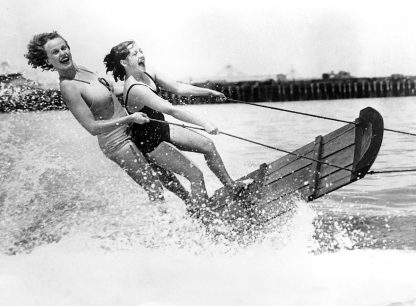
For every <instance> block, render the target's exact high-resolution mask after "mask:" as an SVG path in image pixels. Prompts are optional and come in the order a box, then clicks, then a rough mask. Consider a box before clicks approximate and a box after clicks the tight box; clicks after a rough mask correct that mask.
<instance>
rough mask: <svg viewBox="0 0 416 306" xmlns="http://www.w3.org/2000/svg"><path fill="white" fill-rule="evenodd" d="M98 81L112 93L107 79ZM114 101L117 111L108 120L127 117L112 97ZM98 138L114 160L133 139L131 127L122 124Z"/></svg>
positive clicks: (102, 148) (102, 147)
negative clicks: (115, 155) (115, 154)
mask: <svg viewBox="0 0 416 306" xmlns="http://www.w3.org/2000/svg"><path fill="white" fill-rule="evenodd" d="M80 69H81V70H84V71H87V72H90V73H92V74H94V73H93V72H91V71H88V70H85V69H82V68H80ZM94 75H95V74H94ZM73 80H74V81H78V82H82V83H86V84H91V83H90V82H88V81H84V80H79V79H73ZM98 81H99V82H100V83H101V84H103V85H104V86H105V87H106V88H107V89H108V90H109V91H110V92H111V88H110V85H109V84H108V82H107V81H106V80H105V79H103V78H98ZM112 99H113V103H114V109H115V111H114V114H113V115H112V116H111V118H108V120H111V119H117V118H121V117H125V116H126V115H127V113H126V111H125V109H124V108H123V107H122V106H121V105H120V104H118V103H119V102H118V101H117V100H116V99H115V98H114V97H113V96H112ZM117 104H118V105H119V107H117ZM91 107H92V105H91V106H89V108H90V109H91ZM97 138H98V144H99V146H100V148H101V150H102V151H103V153H104V154H105V155H106V156H107V157H108V158H110V159H112V157H113V154H114V153H116V152H117V151H118V150H119V149H121V148H122V147H124V146H125V145H126V144H129V142H130V141H131V137H130V135H129V127H128V125H126V124H122V125H120V126H119V127H117V128H115V129H114V130H112V131H110V132H105V133H101V134H98V135H97Z"/></svg>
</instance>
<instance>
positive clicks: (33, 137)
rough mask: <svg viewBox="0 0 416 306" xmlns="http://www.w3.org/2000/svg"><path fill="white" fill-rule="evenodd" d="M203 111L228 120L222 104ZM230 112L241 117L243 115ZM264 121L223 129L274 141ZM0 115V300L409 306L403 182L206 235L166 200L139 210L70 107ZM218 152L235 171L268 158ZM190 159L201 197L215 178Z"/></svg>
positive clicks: (140, 204) (415, 272) (351, 191)
mask: <svg viewBox="0 0 416 306" xmlns="http://www.w3.org/2000/svg"><path fill="white" fill-rule="evenodd" d="M317 103H319V102H316V103H315V105H314V107H316V104H317ZM351 103H352V104H350V106H349V107H351V105H354V103H358V102H354V101H353V102H351ZM366 103H368V101H366ZM374 103H378V104H381V102H379V101H375V102H374ZM312 104H313V103H312ZM295 105H296V107H304V108H307V107H308V106H307V105H311V104H310V103H309V104H302V105H301V104H299V103H298V104H293V105H292V106H293V107H295ZM298 105H300V106H298ZM318 106H319V105H318ZM381 106H383V105H381ZM198 107H200V106H198ZM201 107H202V108H198V109H199V110H200V111H201V112H205V113H204V114H206V115H207V116H208V115H209V113H210V112H214V114H211V115H212V116H215V117H216V118H217V117H218V118H217V120H219V121H223V122H227V120H226V118H221V116H225V114H226V113H227V112H224V111H223V109H224V108H227V107H228V106H221V111H219V110H216V107H217V106H201ZM218 107H219V106H218ZM229 107H231V106H229ZM232 107H233V111H234V112H239V114H240V115H241V116H239V118H240V119H241V120H243V121H244V120H246V119H247V120H251V118H252V117H253V113H252V112H251V113H250V114H249V115H250V116H248V114H247V113H246V112H244V111H243V110H242V109H238V107H236V106H235V105H234V106H232ZM309 107H311V106H309ZM340 107H341V108H342V107H343V104H342V103H341V102H340V103H333V104H331V103H329V104H325V108H326V109H329V110H331V109H332V108H333V109H336V110H337V111H338V110H339V108H340ZM191 108H192V107H191ZM212 108H213V110H212ZM201 109H202V110H201ZM208 110H209V111H208ZM303 111H305V109H303ZM334 111H335V110H334ZM328 115H330V114H328ZM245 116H248V117H247V118H246V119H245ZM263 116H264V120H262V122H260V123H259V127H258V128H259V129H261V133H258V131H257V130H253V131H250V130H248V129H246V127H250V129H253V126H252V125H250V124H242V126H241V127H238V128H237V127H235V126H233V127H228V128H227V127H224V130H228V131H231V128H234V129H241V130H238V131H231V132H233V133H234V134H244V135H247V137H248V138H253V137H254V136H253V135H250V132H252V133H254V135H256V136H258V137H259V138H262V139H261V141H262V142H265V143H273V141H275V139H276V135H275V133H273V132H271V131H272V130H273V127H274V125H275V123H274V122H275V121H276V118H275V117H270V122H269V121H268V118H269V116H271V115H270V114H266V115H264V114H263ZM0 117H1V118H0V119H1V120H0V131H1V133H0V143H1V144H2V148H1V150H0V158H1V161H2V164H1V166H0V183H1V189H0V301H1V303H0V304H1V305H7V306H9V305H10V306H11V305H13V306H14V305H42V306H44V305H142V306H144V305H147V306H149V305H152V306H155V305H181V306H187V305H227V306H228V305H231V306H232V305H341V306H343V305H354V306H355V305H363V306H364V305H365V306H367V305H386V306H387V305H416V266H415V264H414V262H415V259H416V252H415V250H416V241H415V239H416V233H415V231H414V222H415V221H416V220H415V213H414V212H415V211H414V208H412V205H413V204H414V196H412V195H414V183H413V184H412V183H411V181H412V180H411V177H408V179H407V181H406V180H403V179H402V180H399V179H397V177H394V176H389V177H388V178H387V180H386V181H387V182H386V183H383V181H377V180H376V179H373V178H366V179H365V180H362V181H360V182H357V183H356V184H353V185H351V187H348V188H344V189H341V190H340V191H339V193H337V194H335V195H334V196H331V197H328V198H325V199H323V200H320V201H317V202H314V203H310V204H309V203H305V202H302V201H295V202H294V204H295V207H296V209H294V210H292V211H291V212H290V213H288V214H286V215H284V216H283V217H282V218H279V219H276V220H273V221H272V222H271V223H269V224H267V225H266V226H263V227H261V228H251V229H250V230H249V231H246V232H244V233H241V232H235V231H234V228H232V227H230V228H220V229H218V231H215V228H214V231H212V230H211V231H208V230H207V228H206V227H204V226H202V225H201V224H200V223H199V222H198V221H196V220H194V219H191V218H189V217H188V216H187V215H186V213H185V207H184V205H183V203H182V202H180V201H179V200H178V199H177V198H175V197H174V196H173V195H171V194H167V196H166V198H167V201H166V202H165V203H160V204H154V203H150V202H149V201H148V200H147V196H146V195H145V193H144V192H143V191H142V190H141V189H140V188H138V187H137V186H136V185H135V184H134V183H133V182H132V181H131V180H130V179H129V178H128V177H127V176H126V175H125V174H124V173H123V172H122V171H121V170H120V169H119V168H118V167H117V166H116V165H114V164H112V163H111V162H110V161H108V160H106V159H105V157H103V155H102V153H101V152H100V151H99V149H98V146H97V144H96V140H95V139H94V138H92V137H90V136H88V135H87V134H86V133H85V131H83V130H82V128H80V127H79V126H78V123H76V122H75V120H73V119H72V117H71V115H70V114H69V113H67V112H48V113H30V114H7V115H4V114H0ZM406 118H407V117H406ZM208 119H209V118H208ZM222 119H224V120H222ZM285 120H286V121H287V122H286V121H285ZM268 122H269V123H268ZM279 124H281V125H283V126H284V125H285V124H287V125H288V126H291V124H292V122H291V120H290V119H285V117H281V118H279ZM306 124H307V125H308V127H309V128H310V129H312V130H313V129H315V130H316V131H317V130H318V129H319V127H318V126H313V125H311V122H309V121H308V122H307V123H306ZM298 132H299V131H295V133H298ZM256 133H257V134H256ZM314 136H315V135H314ZM263 138H264V139H263ZM281 138H284V137H281ZM285 138H287V139H288V140H287V143H282V144H280V145H281V146H282V147H291V146H292V142H293V141H294V140H295V138H296V137H295V135H289V136H288V137H285ZM311 139H313V138H312V137H311ZM259 140H260V139H259ZM282 141H283V140H282ZM399 142H400V143H401V140H400V141H399ZM216 144H217V146H218V147H219V148H220V150H221V151H223V152H224V154H223V158H224V161H225V164H226V165H227V166H228V165H230V166H229V169H230V172H231V173H232V174H233V177H238V176H241V175H244V174H245V173H247V172H248V171H252V170H253V169H254V168H256V167H258V165H259V163H261V162H263V161H266V160H272V159H274V158H276V156H275V155H274V154H275V153H274V152H272V153H270V152H260V150H257V148H254V149H253V148H250V147H246V146H242V145H235V144H230V143H229V140H228V139H222V138H219V139H217V140H216ZM384 151H386V150H384ZM382 152H383V150H382V151H381V154H382ZM390 153H391V152H390ZM390 153H389V154H386V155H381V156H380V158H379V159H378V160H380V164H379V165H384V164H389V163H390V160H389V158H390V156H391V154H390ZM407 154H408V157H412V156H413V155H412V154H414V153H412V152H410V151H409V152H408V153H407ZM196 160H197V163H198V165H201V168H202V169H203V171H204V174H206V180H207V187H208V189H209V191H210V192H212V190H215V189H216V188H218V182H217V181H216V179H215V178H214V177H213V175H212V174H210V172H209V171H208V170H207V169H206V168H204V165H203V162H200V160H198V157H197V158H196ZM235 160H241V162H240V163H238V165H237V166H233V164H235V162H234V163H233V161H235Z"/></svg>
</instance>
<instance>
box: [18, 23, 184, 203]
mask: <svg viewBox="0 0 416 306" xmlns="http://www.w3.org/2000/svg"><path fill="white" fill-rule="evenodd" d="M25 57H26V58H27V59H28V62H29V64H30V65H31V66H33V67H34V68H37V67H40V68H42V69H44V70H56V71H57V72H58V74H59V84H60V89H61V93H62V97H63V100H64V102H65V104H66V105H67V106H68V108H69V110H70V111H71V113H72V114H73V115H74V117H75V118H76V119H77V120H78V122H79V123H80V124H81V125H82V126H83V127H84V128H85V129H86V130H87V131H88V132H89V133H90V134H92V135H96V136H97V137H98V143H99V146H100V148H101V150H102V151H103V153H104V154H105V155H106V156H107V157H108V158H109V159H111V160H112V161H114V162H116V163H117V164H118V165H119V166H120V167H121V168H122V169H123V170H124V171H126V172H127V174H128V175H129V176H130V177H131V178H132V179H133V180H134V181H136V182H137V183H138V184H139V185H141V186H142V187H143V188H144V189H145V190H146V191H147V193H148V195H149V198H150V200H158V199H163V188H162V186H161V183H160V181H159V180H158V176H157V174H156V172H155V171H154V170H153V169H152V168H151V166H150V165H149V163H148V162H147V161H146V159H145V158H144V156H143V154H142V153H141V152H140V151H139V150H138V149H137V147H136V145H135V144H134V143H133V142H132V140H131V137H130V134H129V131H128V129H129V125H130V124H131V123H135V124H143V123H146V122H149V119H148V118H147V116H146V115H145V114H144V113H141V112H136V113H133V114H127V113H126V111H125V109H124V108H123V107H122V105H121V104H120V102H119V101H118V100H117V98H116V97H115V95H114V93H113V92H112V91H111V88H110V86H109V84H108V82H107V81H106V80H105V79H102V78H98V77H97V76H96V75H95V74H94V73H93V72H91V71H89V70H87V69H85V68H84V67H81V66H78V65H76V64H75V63H74V62H73V60H72V54H71V52H70V48H69V45H68V43H67V41H66V40H65V39H64V38H63V37H62V36H61V35H59V34H58V33H57V32H56V31H54V32H51V33H42V34H39V35H35V36H34V37H33V39H32V40H31V41H30V43H29V44H28V53H27V54H26V55H25ZM154 168H155V169H156V171H159V173H160V174H161V175H160V178H161V180H162V182H163V183H164V184H165V186H166V188H168V189H169V190H171V191H173V192H175V193H176V194H177V195H178V196H179V197H181V198H182V199H183V200H185V201H186V200H187V199H188V197H189V195H188V193H187V191H186V190H185V189H184V188H183V186H182V185H181V184H180V182H179V181H178V180H177V178H176V176H175V175H174V174H173V173H168V172H167V171H166V170H164V169H163V168H161V167H158V166H155V167H154Z"/></svg>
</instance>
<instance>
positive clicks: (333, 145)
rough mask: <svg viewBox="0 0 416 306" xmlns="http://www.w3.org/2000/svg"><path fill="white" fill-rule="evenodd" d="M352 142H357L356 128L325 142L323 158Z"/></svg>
mask: <svg viewBox="0 0 416 306" xmlns="http://www.w3.org/2000/svg"><path fill="white" fill-rule="evenodd" d="M352 144H355V129H350V130H348V131H347V132H346V133H344V134H342V135H340V136H339V137H337V138H335V139H332V141H330V142H327V143H325V144H324V145H323V146H322V158H326V157H327V156H329V155H332V154H334V153H335V152H337V151H339V150H340V149H342V148H344V147H348V146H350V145H352Z"/></svg>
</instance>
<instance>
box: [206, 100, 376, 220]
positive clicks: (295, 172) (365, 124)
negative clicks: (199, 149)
mask: <svg viewBox="0 0 416 306" xmlns="http://www.w3.org/2000/svg"><path fill="white" fill-rule="evenodd" d="M383 131H384V124H383V118H382V116H381V115H380V114H379V113H378V112H377V111H376V110H375V109H373V108H371V107H367V108H365V109H363V110H361V112H360V115H359V117H358V118H357V119H356V120H355V122H354V123H350V124H347V125H344V126H342V127H341V128H339V129H337V130H335V131H332V132H330V133H328V134H327V135H325V136H317V137H316V138H315V140H314V141H312V142H310V143H308V144H306V145H304V146H303V147H301V148H299V149H297V150H295V151H293V152H292V153H291V154H288V155H285V156H283V157H281V158H279V159H277V160H275V161H272V162H270V163H264V164H262V165H261V166H260V168H259V169H257V170H255V171H253V172H251V173H249V174H247V175H246V176H244V177H242V178H240V179H246V178H252V179H253V180H254V183H253V184H251V185H250V186H249V188H247V189H246V190H245V191H244V192H242V193H240V194H238V195H235V194H230V192H229V191H227V190H226V189H224V188H221V189H219V190H217V191H216V192H215V194H214V195H213V196H212V197H211V204H212V205H211V210H212V211H214V212H215V215H216V216H217V217H219V218H220V219H221V220H223V221H229V222H232V221H233V220H235V219H246V220H247V221H249V222H251V223H255V224H259V223H260V224H261V223H264V222H267V221H269V220H271V219H274V218H276V217H278V216H280V215H281V214H283V213H285V211H287V210H288V205H287V203H289V202H290V201H293V199H294V198H300V199H303V200H305V201H313V200H314V199H317V198H319V197H322V196H323V195H325V194H328V193H330V192H333V191H335V190H337V189H338V188H341V187H343V186H345V185H348V184H351V183H353V182H355V181H356V180H357V179H360V178H363V177H364V176H365V175H366V174H367V172H368V171H369V169H370V167H371V165H372V164H373V162H374V160H375V159H376V157H377V154H378V152H379V150H380V146H381V143H382V140H383Z"/></svg>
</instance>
